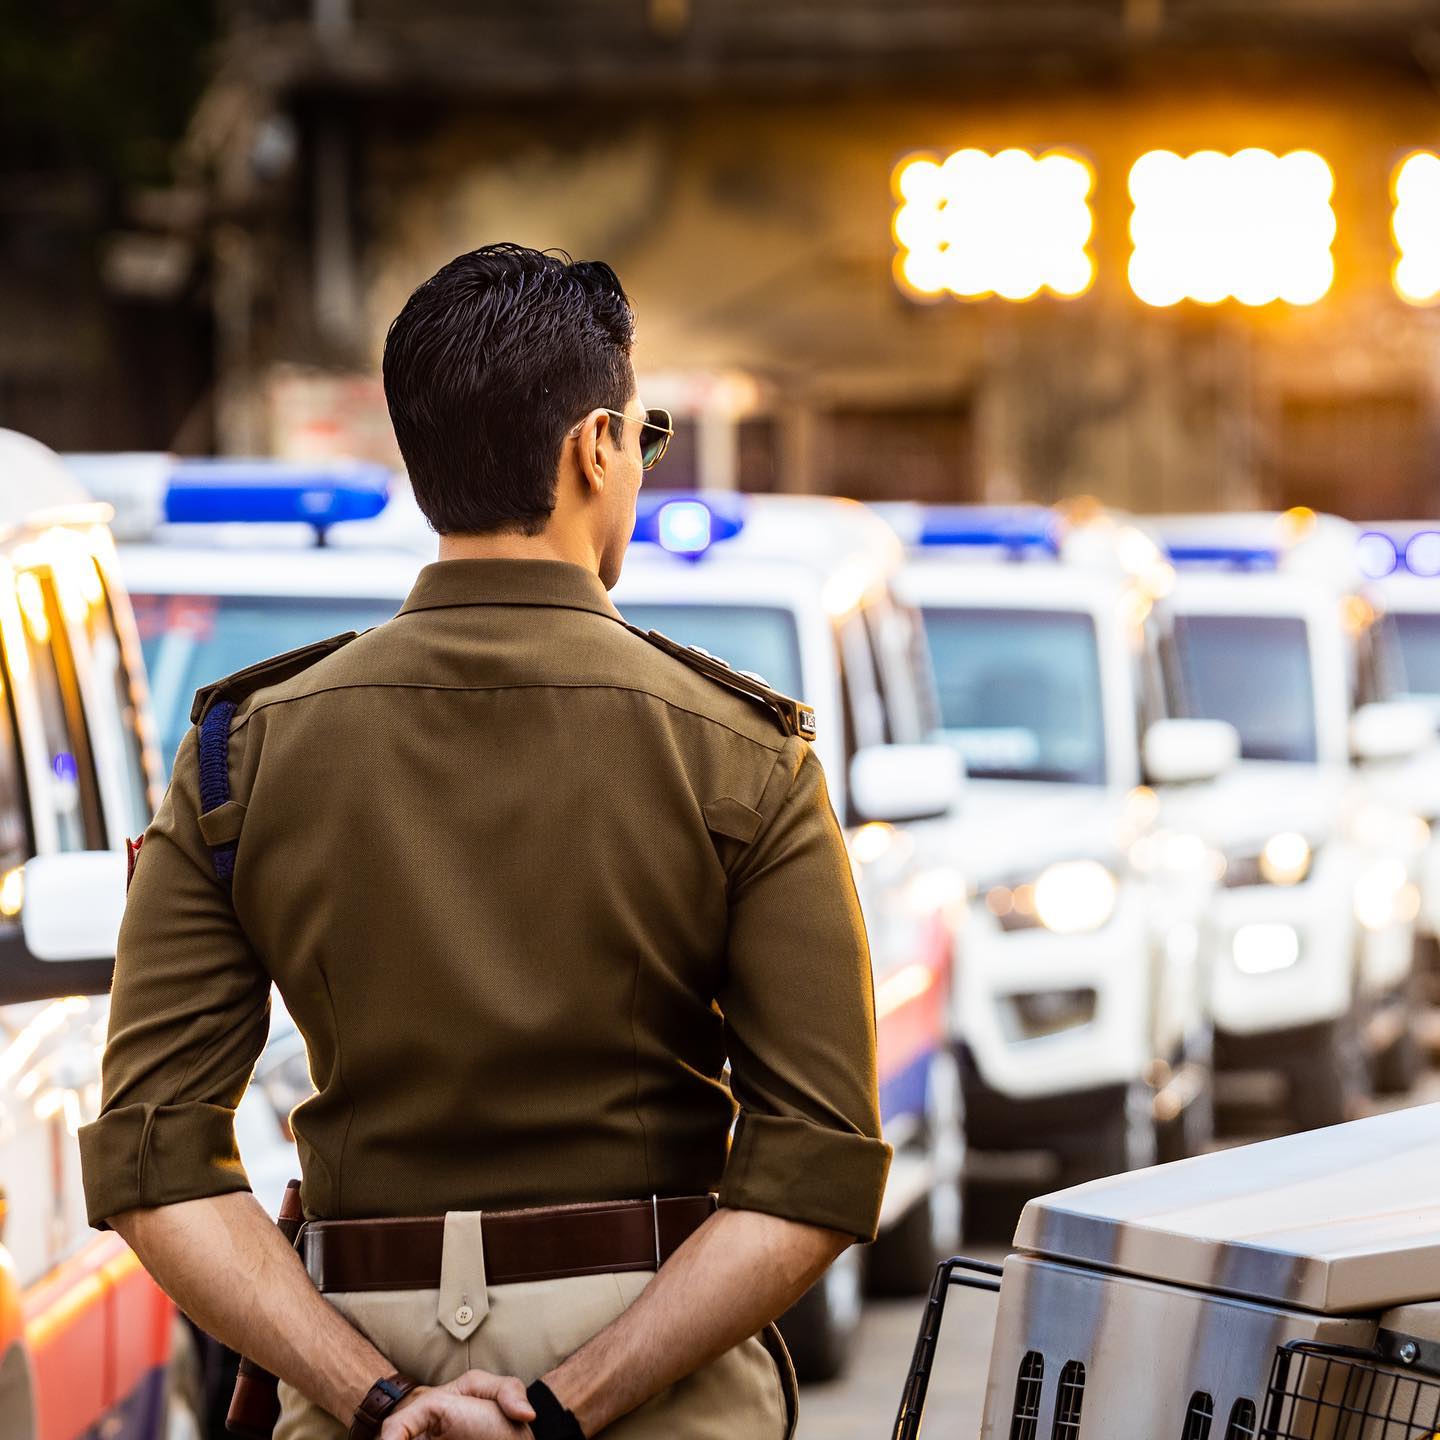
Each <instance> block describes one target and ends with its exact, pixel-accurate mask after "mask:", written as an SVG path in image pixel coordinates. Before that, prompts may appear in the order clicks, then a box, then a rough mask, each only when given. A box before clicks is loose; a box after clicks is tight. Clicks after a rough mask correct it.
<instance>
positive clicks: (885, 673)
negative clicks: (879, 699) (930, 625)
mask: <svg viewBox="0 0 1440 1440" xmlns="http://www.w3.org/2000/svg"><path fill="white" fill-rule="evenodd" d="M863 614H864V617H865V625H866V630H867V632H868V634H869V637H870V643H871V649H872V651H873V653H874V656H875V661H876V669H877V670H878V672H879V676H880V686H881V690H882V692H883V694H884V698H885V713H886V718H887V724H888V731H889V738H890V739H891V740H893V741H895V742H897V743H900V744H911V745H916V744H921V743H923V742H925V741H926V740H928V739H929V738H930V737H931V736H932V735H933V734H934V732H935V730H936V728H937V727H938V725H939V723H940V721H939V711H938V706H937V703H936V699H935V686H934V680H933V675H932V671H931V663H930V652H929V648H928V646H927V645H926V642H925V626H924V624H923V623H922V622H921V620H920V617H919V615H917V614H916V613H915V612H914V611H913V610H911V609H909V608H908V607H906V606H903V605H900V604H898V603H896V602H895V601H894V600H892V599H889V598H887V599H885V600H882V601H879V602H877V603H875V604H873V605H867V606H866V607H865V610H864V612H863Z"/></svg>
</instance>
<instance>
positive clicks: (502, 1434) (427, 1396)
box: [380, 1370, 535, 1440]
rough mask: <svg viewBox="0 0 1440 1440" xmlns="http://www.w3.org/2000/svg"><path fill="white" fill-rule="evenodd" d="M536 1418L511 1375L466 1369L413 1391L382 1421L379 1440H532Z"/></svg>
mask: <svg viewBox="0 0 1440 1440" xmlns="http://www.w3.org/2000/svg"><path fill="white" fill-rule="evenodd" d="M534 1418H535V1411H534V1409H533V1408H532V1406H531V1404H530V1402H529V1401H528V1400H527V1399H526V1398H525V1387H524V1385H522V1384H521V1383H520V1381H519V1380H517V1379H516V1378H515V1377H514V1376H513V1375H492V1374H490V1372H489V1371H488V1370H467V1371H466V1372H465V1373H464V1374H463V1375H462V1376H460V1378H459V1379H458V1380H451V1381H450V1382H449V1383H448V1384H446V1385H434V1386H424V1387H422V1388H420V1389H417V1390H413V1391H411V1393H410V1394H409V1395H407V1396H406V1397H405V1400H404V1401H403V1402H402V1403H401V1404H400V1405H399V1406H398V1407H397V1408H396V1409H395V1410H394V1411H393V1412H392V1413H391V1415H390V1417H389V1419H387V1420H386V1421H385V1424H384V1426H383V1427H382V1429H381V1431H380V1440H532V1436H531V1434H530V1426H529V1424H528V1422H529V1421H531V1420H533V1419H534Z"/></svg>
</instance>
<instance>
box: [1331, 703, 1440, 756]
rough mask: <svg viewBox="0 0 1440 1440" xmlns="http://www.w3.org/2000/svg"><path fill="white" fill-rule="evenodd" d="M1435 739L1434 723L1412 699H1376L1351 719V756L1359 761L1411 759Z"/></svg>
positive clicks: (1427, 712)
mask: <svg viewBox="0 0 1440 1440" xmlns="http://www.w3.org/2000/svg"><path fill="white" fill-rule="evenodd" d="M1434 740H1435V722H1434V720H1433V719H1432V718H1431V716H1430V712H1429V711H1428V710H1427V709H1426V708H1425V706H1423V705H1420V704H1417V703H1416V702H1415V701H1413V700H1376V701H1373V702H1372V703H1370V704H1369V705H1362V706H1361V707H1360V708H1359V709H1358V710H1357V711H1356V712H1355V714H1354V715H1353V716H1351V719H1350V753H1351V754H1352V755H1353V756H1354V757H1355V758H1356V759H1357V760H1360V761H1368V760H1408V759H1409V758H1410V757H1411V756H1412V755H1418V754H1419V753H1420V752H1421V751H1422V750H1423V749H1424V748H1425V747H1426V746H1427V745H1430V744H1433V743H1434Z"/></svg>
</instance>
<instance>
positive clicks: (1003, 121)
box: [142, 0, 1440, 517]
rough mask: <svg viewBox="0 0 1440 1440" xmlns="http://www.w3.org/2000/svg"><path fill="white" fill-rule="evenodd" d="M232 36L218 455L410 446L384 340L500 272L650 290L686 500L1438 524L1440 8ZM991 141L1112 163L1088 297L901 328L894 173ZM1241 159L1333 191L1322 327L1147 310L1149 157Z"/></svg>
mask: <svg viewBox="0 0 1440 1440" xmlns="http://www.w3.org/2000/svg"><path fill="white" fill-rule="evenodd" d="M222 13H223V15H224V27H223V40H222V45H221V49H220V52H219V55H218V62H217V67H216V72H215V75H214V78H213V80H212V83H211V85H210V88H209V90H208V92H207V93H206V94H205V96H204V98H203V100H202V101H201V103H200V105H199V107H198V109H197V110H196V112H195V114H194V117H193V120H192V122H191V125H190V129H189V133H188V136H187V138H186V141H185V144H184V147H183V150H182V152H181V153H182V164H181V169H180V180H179V182H178V184H177V192H178V193H181V194H183V195H186V196H190V197H193V196H195V195H196V194H199V195H202V196H203V205H201V206H200V207H199V208H198V211H197V210H196V209H195V208H194V207H192V208H191V209H188V210H187V209H186V208H185V207H184V206H176V207H172V208H173V209H175V210H176V211H177V213H181V212H183V213H184V214H185V215H189V216H195V215H198V218H192V219H190V220H187V221H186V222H185V224H184V225H182V226H180V227H179V231H180V232H181V233H184V234H185V235H186V236H187V237H188V239H189V240H190V242H192V243H195V244H198V245H201V246H202V247H203V248H204V251H205V253H206V255H207V257H208V265H209V275H210V283H209V292H208V294H209V302H208V303H209V305H210V307H211V318H212V320H213V325H214V334H215V347H214V367H215V374H214V382H215V388H214V410H213V414H214V438H215V442H216V444H217V447H218V448H220V449H223V450H228V451H232V452H255V451H266V450H280V451H290V452H292V453H293V452H296V451H300V452H306V451H309V452H314V451H316V450H322V451H323V450H325V449H327V448H336V449H347V450H357V449H358V450H361V451H365V452H368V453H374V454H383V453H385V452H386V448H387V446H388V445H389V443H390V442H389V438H388V429H387V426H386V424H385V420H384V415H383V409H382V408H381V406H380V396H379V391H378V385H377V382H376V380H375V374H376V371H377V366H378V358H379V354H380V348H381V345H382V343H383V338H384V333H385V329H386V326H387V325H388V323H389V321H390V319H391V318H392V317H393V315H394V314H395V313H396V311H397V310H398V309H399V307H400V306H401V304H402V303H403V302H404V299H405V297H406V295H407V294H408V293H409V291H410V290H411V288H413V286H414V285H416V284H417V283H419V282H420V281H421V280H423V279H424V278H425V277H426V276H427V275H429V274H430V273H432V272H433V271H434V270H435V269H436V268H437V267H438V266H439V265H440V264H442V263H444V262H445V261H446V260H448V259H450V258H451V257H452V256H453V255H455V254H457V253H459V252H461V251H464V250H467V249H471V248H473V247H474V246H476V245H479V244H482V243H485V242H488V241H493V240H500V239H509V240H517V241H521V242H524V243H528V244H534V245H540V246H562V247H564V248H565V249H567V250H569V251H570V252H571V253H572V254H574V255H576V256H579V257H586V258H590V257H600V258H604V259H606V260H608V261H610V262H611V263H612V264H613V265H614V266H615V267H616V269H617V270H618V272H619V273H620V275H621V278H622V279H623V281H624V282H625V284H626V287H627V289H628V290H629V291H630V293H631V294H632V296H633V297H634V300H635V302H636V306H637V310H638V313H639V342H638V348H637V356H636V358H637V363H638V365H639V367H640V370H641V372H642V378H643V390H642V394H643V396H644V398H645V399H646V400H647V401H648V402H650V403H660V404H669V405H670V406H671V407H672V409H674V410H675V411H676V412H677V414H679V415H681V416H683V417H684V425H683V433H682V434H681V435H680V437H679V439H678V441H677V445H676V447H675V449H674V450H673V451H672V456H673V458H672V459H669V460H667V463H666V466H665V467H664V471H665V472H666V477H667V483H675V484H687V483H707V484H718V485H740V486H742V487H744V488H748V489H795V490H816V491H829V492H837V493H842V494H849V495H853V496H856V497H857V498H862V499H869V498H891V497H913V498H919V499H926V500H946V499H954V500H968V499H987V500H1010V499H1015V498H1020V497H1026V498H1033V499H1040V500H1045V499H1051V498H1057V497H1060V496H1064V495H1070V494H1075V493H1090V494H1095V495H1098V496H1100V497H1102V498H1103V499H1105V500H1107V501H1111V502H1114V503H1118V504H1121V505H1125V506H1128V507H1130V508H1133V509H1136V510H1151V509H1166V510H1173V509H1185V508H1201V507H1209V506H1212V505H1215V504H1223V505H1231V506H1252V505H1289V504H1296V503H1305V504H1310V505H1314V506H1316V507H1317V508H1325V509H1335V510H1339V511H1341V512H1344V513H1349V514H1352V515H1355V516H1359V517H1363V516H1367V515H1381V514H1390V513H1406V514H1409V513H1417V514H1419V513H1430V512H1431V510H1432V508H1433V507H1434V506H1435V505H1436V504H1437V502H1440V493H1437V491H1440V476H1437V468H1436V466H1437V459H1440V393H1437V390H1440V384H1437V376H1440V363H1437V362H1440V355H1437V335H1440V332H1437V329H1436V325H1437V323H1440V322H1437V314H1436V313H1435V312H1433V311H1431V310H1429V309H1426V308H1417V307H1412V306H1409V305H1406V304H1405V303H1403V302H1402V301H1401V300H1400V299H1399V298H1398V296H1397V295H1396V294H1395V292H1394V290H1393V289H1392V287H1391V283H1390V267H1391V263H1392V261H1393V258H1394V247H1393V243H1392V240H1391V236H1390V230H1389V224H1390V214H1391V210H1390V194H1389V184H1390V176H1391V172H1392V169H1393V167H1394V165H1395V163H1396V162H1397V161H1398V160H1399V159H1400V157H1401V156H1403V155H1404V154H1405V153H1406V152H1407V151H1409V150H1411V149H1414V148H1416V147H1423V146H1427V145H1434V144H1435V143H1436V142H1437V141H1440V90H1437V85H1440V4H1437V3H1435V0H995V3H981V0H955V3H936V0H884V3H881V0H528V3H526V4H523V5H516V4H513V3H509V0H506V3H498V0H487V3H465V0H230V3H229V4H228V6H226V7H225V9H224V10H223V12H222ZM964 146H976V147H979V148H981V149H985V150H992V151H993V150H999V149H1003V148H1005V147H1008V146H1021V147H1026V148H1028V149H1030V150H1032V151H1039V150H1043V149H1046V148H1048V147H1051V146H1064V147H1067V148H1069V149H1071V150H1073V151H1075V152H1077V153H1079V154H1081V155H1083V156H1085V157H1087V158H1088V160H1089V161H1090V163H1091V165H1092V166H1093V168H1094V171H1095V174H1096V177H1097V179H1096V186H1095V190H1094V193H1093V205H1094V213H1095V233H1094V236H1093V239H1092V242H1091V251H1092V254H1093V255H1094V258H1095V262H1096V267H1097V275H1096V280H1095V283H1094V285H1093V286H1092V288H1091V289H1090V290H1089V291H1088V292H1087V293H1086V294H1084V295H1083V296H1081V297H1079V298H1077V299H1074V300H1068V301H1065V300H1059V299H1055V298H1038V299H1035V300H1032V301H1030V302H1027V303H1021V304H1012V303H1007V302H1004V301H1000V300H996V299H990V300H984V301H977V302H960V301H956V300H953V299H946V300H943V301H940V302H936V303H921V302H918V301H917V300H916V299H914V298H911V297H909V296H907V295H906V294H904V293H902V291H901V289H900V288H899V287H898V286H897V284H896V282H895V279H894V276H893V272H892V262H893V259H894V255H895V243H894V240H893V239H892V234H891V224H892V217H893V209H894V202H893V198H892V192H891V177H892V172H893V170H894V167H895V165H896V163H897V161H898V160H899V159H900V158H901V157H902V156H904V155H906V154H907V153H909V152H913V151H916V150H930V151H934V152H936V153H937V154H941V155H943V154H945V153H948V152H950V151H953V150H955V149H958V148H961V147H964ZM1247 146H1260V147H1265V148H1268V149H1270V150H1273V151H1276V152H1277V153H1279V152H1284V151H1288V150H1291V149H1295V148H1307V149H1312V150H1315V151H1318V152H1319V153H1320V154H1321V155H1323V156H1324V157H1325V158H1326V159H1327V160H1328V161H1329V163H1330V165H1331V167H1332V168H1333V170H1334V173H1335V177H1336V188H1335V195H1334V201H1333V204H1334V209H1335V213H1336V217H1337V221H1338V232H1337V236H1336V239H1335V242H1334V247H1333V254H1334V260H1335V268H1336V277H1335V282H1334V284H1333V286H1332V288H1331V290H1330V292H1329V294H1328V295H1327V296H1326V297H1325V298H1324V299H1323V300H1321V301H1320V302H1319V303H1317V304H1315V305H1312V306H1305V307H1290V306H1286V305H1284V304H1273V305H1268V306H1264V307H1260V308H1257V309H1253V310H1251V309H1245V308H1244V307H1241V306H1239V305H1237V304H1235V303H1234V302H1229V303H1225V304H1221V305H1216V306H1201V305H1196V304H1193V303H1182V304H1180V305H1177V306H1175V307H1173V308H1170V309H1164V310H1157V309H1151V308H1149V307H1147V306H1145V305H1143V304H1142V303H1141V302H1140V301H1138V300H1137V299H1136V298H1135V296H1134V295H1133V294H1132V293H1131V291H1130V289H1129V286H1128V284H1127V280H1126V265H1127V261H1128V258H1129V252H1130V240H1129V235H1128V222H1129V215H1130V201H1129V197H1128V195H1127V191H1126V181H1127V176H1128V172H1129V169H1130V166H1131V164H1132V163H1133V161H1134V160H1135V159H1136V158H1137V157H1138V156H1139V155H1140V154H1141V153H1143V152H1145V151H1148V150H1152V149H1156V148H1167V149H1171V150H1175V151H1178V152H1180V153H1182V154H1184V153H1188V152H1191V151H1195V150H1199V149H1218V150H1221V151H1226V152H1230V151H1234V150H1239V149H1242V148H1245V147H1247ZM187 227H188V228H187ZM142 228H143V227H142ZM150 228H151V231H152V232H154V231H157V230H163V229H164V226H163V225H161V226H158V227H156V226H152V227H150ZM173 230H174V227H172V231H173ZM152 238H153V234H152ZM657 473H658V472H657Z"/></svg>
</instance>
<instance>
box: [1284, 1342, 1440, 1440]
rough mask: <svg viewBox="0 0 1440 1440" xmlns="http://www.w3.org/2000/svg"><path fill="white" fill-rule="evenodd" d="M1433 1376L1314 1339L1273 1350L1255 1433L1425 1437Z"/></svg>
mask: <svg viewBox="0 0 1440 1440" xmlns="http://www.w3.org/2000/svg"><path fill="white" fill-rule="evenodd" d="M1437 1432H1440V1380H1436V1379H1435V1378H1433V1377H1432V1376H1430V1375H1426V1374H1418V1373H1415V1372H1413V1371H1405V1370H1402V1369H1400V1368H1398V1367H1396V1366H1393V1365H1388V1364H1386V1363H1385V1362H1384V1361H1382V1360H1378V1359H1375V1358H1373V1357H1371V1356H1368V1355H1366V1354H1365V1353H1364V1352H1356V1351H1344V1350H1340V1349H1338V1348H1329V1349H1327V1348H1326V1347H1324V1346H1320V1345H1314V1344H1297V1345H1287V1346H1282V1347H1281V1348H1280V1350H1279V1351H1277V1352H1276V1356H1275V1366H1274V1369H1273V1370H1272V1371H1271V1376H1270V1388H1269V1391H1268V1392H1267V1394H1266V1397H1265V1417H1264V1424H1263V1425H1262V1426H1261V1429H1260V1436H1261V1440H1432V1437H1434V1436H1436V1434H1437Z"/></svg>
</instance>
